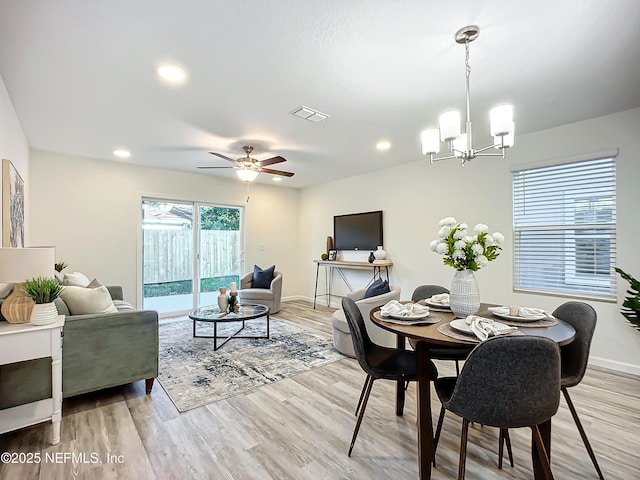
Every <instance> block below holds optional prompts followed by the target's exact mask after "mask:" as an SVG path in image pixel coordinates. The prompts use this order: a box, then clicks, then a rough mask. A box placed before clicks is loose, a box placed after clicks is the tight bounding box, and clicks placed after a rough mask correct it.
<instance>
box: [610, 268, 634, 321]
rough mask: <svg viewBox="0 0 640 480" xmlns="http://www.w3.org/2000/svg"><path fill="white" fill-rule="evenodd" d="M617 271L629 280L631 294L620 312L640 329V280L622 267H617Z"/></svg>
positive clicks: (629, 292)
mask: <svg viewBox="0 0 640 480" xmlns="http://www.w3.org/2000/svg"><path fill="white" fill-rule="evenodd" d="M616 272H618V273H619V274H620V276H621V277H622V278H624V279H625V280H626V281H627V282H629V290H627V293H628V294H629V296H628V297H626V298H625V299H624V302H622V308H621V309H620V313H622V315H624V317H625V318H626V319H627V320H629V323H631V325H633V326H634V327H635V329H636V330H638V331H640V281H638V280H636V279H635V278H633V277H632V276H631V275H629V274H628V273H626V272H624V271H623V270H622V269H620V268H616Z"/></svg>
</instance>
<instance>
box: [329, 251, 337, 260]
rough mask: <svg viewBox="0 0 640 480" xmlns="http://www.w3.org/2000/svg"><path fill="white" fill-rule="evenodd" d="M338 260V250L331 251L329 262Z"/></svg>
mask: <svg viewBox="0 0 640 480" xmlns="http://www.w3.org/2000/svg"><path fill="white" fill-rule="evenodd" d="M337 259H338V251H337V250H329V260H330V261H333V260H337Z"/></svg>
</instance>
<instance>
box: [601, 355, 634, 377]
mask: <svg viewBox="0 0 640 480" xmlns="http://www.w3.org/2000/svg"><path fill="white" fill-rule="evenodd" d="M589 365H593V366H595V367H601V368H604V369H607V370H613V371H615V372H621V373H627V374H630V375H633V376H634V377H640V365H632V364H630V363H624V362H618V361H616V360H609V359H606V358H601V357H594V356H590V357H589Z"/></svg>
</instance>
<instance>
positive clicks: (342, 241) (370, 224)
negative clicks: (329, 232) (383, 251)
mask: <svg viewBox="0 0 640 480" xmlns="http://www.w3.org/2000/svg"><path fill="white" fill-rule="evenodd" d="M333 240H334V248H335V249H336V250H371V251H373V250H375V249H376V247H377V246H378V245H384V242H383V241H382V210H378V211H376V212H364V213H352V214H350V215H336V216H334V217H333Z"/></svg>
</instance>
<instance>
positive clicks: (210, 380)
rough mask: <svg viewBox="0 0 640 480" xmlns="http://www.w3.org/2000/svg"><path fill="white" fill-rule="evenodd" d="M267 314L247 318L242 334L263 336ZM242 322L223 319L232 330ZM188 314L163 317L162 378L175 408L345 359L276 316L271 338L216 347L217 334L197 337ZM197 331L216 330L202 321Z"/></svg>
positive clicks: (328, 344) (209, 332)
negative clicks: (249, 319)
mask: <svg viewBox="0 0 640 480" xmlns="http://www.w3.org/2000/svg"><path fill="white" fill-rule="evenodd" d="M265 323H266V320H265V319H264V318H261V319H257V320H251V321H247V322H246V327H245V329H244V330H243V331H242V332H241V334H242V335H264V334H265V329H266V325H265ZM239 325H240V324H239V323H236V322H234V323H229V324H220V325H219V326H218V335H223V334H224V333H225V330H224V329H225V328H227V329H229V330H230V331H233V329H236V330H237V329H238V328H239ZM192 334H193V321H192V320H190V319H188V318H187V317H181V318H179V319H165V320H161V321H160V331H159V337H160V359H159V360H160V365H159V370H160V371H159V374H158V380H159V381H160V384H161V385H162V387H163V388H164V389H165V391H166V392H167V394H168V395H169V397H170V398H171V401H172V402H173V403H174V405H175V406H176V408H177V409H178V410H179V411H181V412H185V411H187V410H190V409H192V408H196V407H200V406H202V405H207V404H209V403H213V402H217V401H218V400H222V399H224V398H228V397H232V396H235V395H239V394H242V393H246V392H248V391H250V390H252V389H254V388H256V387H259V386H261V385H265V384H267V383H271V382H275V381H278V380H281V379H283V378H288V377H292V376H294V375H297V374H298V373H302V372H305V371H307V370H310V369H312V368H316V367H319V366H321V365H326V364H327V363H331V362H334V361H336V360H340V359H341V358H344V357H343V356H342V355H341V354H340V353H338V351H336V350H335V349H334V348H333V345H332V343H331V340H327V339H324V338H321V337H318V336H316V335H313V334H312V333H309V332H307V331H305V330H303V329H301V328H299V327H296V326H294V325H290V324H287V323H285V322H281V321H278V320H274V319H273V317H272V318H271V324H270V338H269V339H266V338H264V339H232V340H230V341H229V342H228V343H227V344H225V345H224V346H222V347H221V348H219V349H218V350H217V351H215V352H214V351H213V339H211V338H193V336H192ZM198 335H213V326H212V325H209V324H205V323H202V322H200V323H198Z"/></svg>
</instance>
